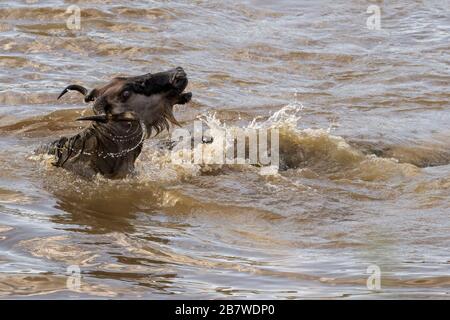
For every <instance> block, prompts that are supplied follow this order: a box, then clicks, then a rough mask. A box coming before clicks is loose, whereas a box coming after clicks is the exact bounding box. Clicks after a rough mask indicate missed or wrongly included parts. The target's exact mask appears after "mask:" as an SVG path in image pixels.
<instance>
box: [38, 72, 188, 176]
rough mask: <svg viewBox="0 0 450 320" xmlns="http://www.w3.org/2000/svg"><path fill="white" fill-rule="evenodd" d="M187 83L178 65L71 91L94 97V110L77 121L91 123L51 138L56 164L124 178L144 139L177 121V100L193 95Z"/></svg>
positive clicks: (50, 150)
mask: <svg viewBox="0 0 450 320" xmlns="http://www.w3.org/2000/svg"><path fill="white" fill-rule="evenodd" d="M187 84H188V79H187V76H186V73H185V72H184V70H183V69H182V68H180V67H178V68H176V69H172V70H168V71H165V72H159V73H155V74H151V73H149V74H145V75H142V76H137V77H118V78H114V79H113V80H112V81H110V82H109V83H108V84H106V85H105V86H103V87H99V88H95V89H93V90H91V91H90V92H89V91H88V90H87V89H86V88H84V87H82V86H80V85H70V86H68V87H67V88H65V89H64V90H63V92H62V93H61V94H60V96H59V97H58V99H59V98H61V97H62V96H63V95H64V94H65V93H67V92H68V91H69V90H75V91H78V92H80V93H82V94H83V95H84V96H85V99H84V100H85V102H90V101H94V104H93V111H94V115H92V116H87V117H82V118H79V119H77V120H85V121H92V123H91V125H90V126H89V127H87V128H86V129H84V130H83V131H82V132H80V133H78V134H77V135H74V136H72V137H69V138H68V137H62V138H60V139H59V140H57V141H54V142H53V143H51V144H50V145H49V146H48V147H47V148H46V152H47V153H49V154H52V155H54V157H55V161H54V162H53V164H54V165H55V166H57V167H62V168H65V169H68V170H70V171H73V172H76V173H78V174H80V175H82V176H93V175H95V174H97V173H100V174H102V175H103V176H105V177H107V178H113V179H114V178H123V177H126V176H127V175H129V174H130V173H132V172H133V170H134V163H135V161H136V159H137V157H138V156H139V154H140V152H141V149H142V144H143V142H144V140H145V139H146V138H149V137H150V135H151V133H152V132H153V131H155V132H156V134H158V133H159V132H161V131H163V130H165V129H169V127H170V123H172V124H175V125H179V123H178V122H177V120H176V119H175V117H174V115H173V106H174V105H175V104H185V103H187V102H189V101H190V100H191V97H192V94H191V93H190V92H188V93H183V91H184V90H185V89H186V86H187Z"/></svg>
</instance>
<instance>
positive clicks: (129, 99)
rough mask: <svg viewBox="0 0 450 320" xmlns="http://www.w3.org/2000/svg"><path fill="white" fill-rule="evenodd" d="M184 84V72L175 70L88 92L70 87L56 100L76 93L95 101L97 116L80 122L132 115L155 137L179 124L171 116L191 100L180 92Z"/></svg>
mask: <svg viewBox="0 0 450 320" xmlns="http://www.w3.org/2000/svg"><path fill="white" fill-rule="evenodd" d="M187 84H188V79H187V76H186V73H185V72H184V70H183V68H181V67H178V68H175V69H171V70H168V71H165V72H159V73H153V74H152V73H148V74H145V75H142V76H135V77H117V78H114V79H113V80H111V81H110V82H109V83H108V84H106V85H104V86H102V87H98V88H95V89H93V90H91V91H90V92H89V91H88V90H87V89H86V88H84V87H82V86H79V85H70V86H68V87H67V88H65V89H64V90H63V92H62V93H61V94H60V96H59V97H58V99H59V98H61V97H62V96H63V95H64V94H65V93H66V92H68V91H69V90H76V91H78V92H80V93H82V94H83V95H84V96H85V98H84V100H85V102H90V101H94V105H93V110H94V113H95V114H96V115H95V116H91V117H84V118H80V120H94V121H106V120H107V118H108V117H111V116H113V115H118V114H121V113H123V112H128V111H131V112H134V114H136V115H137V116H138V117H139V119H140V120H142V121H143V122H144V124H145V126H146V128H147V132H148V135H150V134H151V132H152V130H155V131H156V133H157V134H158V133H159V132H161V131H163V130H164V129H169V126H170V123H173V124H175V125H179V123H178V121H177V120H176V119H175V117H174V115H173V106H174V105H175V104H185V103H187V102H189V101H190V100H191V97H192V94H191V93H190V92H188V93H183V91H184V90H185V89H186V86H187Z"/></svg>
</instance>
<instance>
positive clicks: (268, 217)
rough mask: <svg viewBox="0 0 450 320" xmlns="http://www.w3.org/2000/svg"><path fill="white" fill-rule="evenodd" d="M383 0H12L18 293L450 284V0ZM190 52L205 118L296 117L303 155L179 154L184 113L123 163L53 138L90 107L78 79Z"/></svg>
mask: <svg viewBox="0 0 450 320" xmlns="http://www.w3.org/2000/svg"><path fill="white" fill-rule="evenodd" d="M377 3H378V5H379V7H380V9H381V25H380V26H381V29H380V30H370V29H368V28H367V26H366V20H367V18H369V17H370V15H371V13H367V12H366V11H367V8H368V6H369V4H371V3H369V2H365V1H297V0H289V1H267V0H265V1H256V0H255V1H250V0H247V1H215V0H214V1H185V0H180V1H170V2H168V1H144V0H138V1H132V2H131V1H122V0H118V1H109V0H108V1H107V0H94V1H91V0H90V1H87V0H82V1H76V0H74V1H68V0H66V1H63V0H28V1H20V0H18V1H11V0H3V1H2V2H1V3H0V66H1V69H0V167H1V171H0V297H2V298H12V297H15V298H20V297H22V298H29V297H32V298H39V297H43V298H55V297H58V298H74V297H82V298H157V299H165V298H202V299H210V298H255V299H262V298H283V299H293V298H398V297H403V298H418V297H432V298H447V297H449V295H448V294H449V292H450V255H449V248H450V219H449V218H450V199H449V196H450V129H449V125H448V124H449V121H450V112H449V97H450V94H449V82H450V76H449V70H450V65H449V61H450V54H449V52H450V41H449V40H450V37H449V31H450V21H449V1H447V0H444V1H442V0H440V1H417V0H416V1H406V0H402V1H394V2H392V3H391V1H386V2H383V1H379V2H377ZM73 4H75V5H77V6H78V7H79V8H80V9H81V29H80V30H70V29H68V28H67V25H66V20H67V19H68V18H69V17H70V13H67V12H66V10H67V8H68V7H69V6H70V5H73ZM176 66H183V67H184V69H185V70H186V72H187V73H188V75H189V77H190V84H189V87H188V90H190V91H192V92H193V94H194V98H193V101H192V102H191V103H190V104H188V105H185V106H179V107H176V110H175V115H176V117H177V119H178V120H179V121H180V122H181V123H182V125H183V126H184V127H185V128H191V127H192V123H193V122H194V120H195V119H197V118H199V117H200V118H202V119H203V121H204V122H205V123H206V124H207V125H209V126H210V127H211V128H212V134H214V132H215V130H219V129H220V128H224V127H227V128H246V127H248V126H255V125H256V126H260V127H263V126H265V127H272V128H273V127H277V128H279V130H280V158H281V159H282V169H283V170H280V171H279V173H277V174H276V173H275V172H273V174H265V175H263V174H261V171H260V168H258V167H255V166H251V165H239V166H220V165H216V166H206V165H195V164H192V165H183V166H180V165H176V164H174V163H173V162H171V161H170V156H169V154H168V153H167V151H164V150H161V149H159V148H158V146H157V145H158V142H159V141H162V140H165V139H167V138H168V134H167V133H165V134H161V135H159V136H158V137H156V138H154V139H151V140H147V141H146V142H145V145H144V149H143V153H142V155H141V156H140V158H139V160H138V162H137V168H136V174H135V176H133V177H130V178H128V179H126V180H120V181H108V180H106V179H102V178H96V179H94V181H86V180H84V179H81V178H79V177H77V176H75V175H73V174H71V173H68V172H66V171H64V170H63V169H58V168H55V167H53V166H52V165H51V164H50V161H49V160H48V159H45V158H42V157H39V156H37V155H35V154H34V153H33V150H35V149H36V148H37V147H38V146H40V145H41V144H43V143H46V142H49V141H52V140H55V139H57V138H59V137H60V136H62V135H70V134H74V133H76V132H78V131H79V130H81V128H82V127H83V125H85V124H84V123H81V124H80V123H77V122H75V121H74V119H75V118H77V117H78V116H80V114H82V113H83V112H85V111H86V110H88V108H89V106H88V105H84V103H83V102H82V99H81V97H80V95H79V94H77V93H70V94H68V95H66V96H65V97H64V99H61V100H59V101H57V100H56V97H57V96H58V94H59V93H60V92H61V90H62V89H63V88H64V87H65V86H66V85H68V84H70V83H79V84H83V85H85V86H87V87H88V88H93V87H95V86H97V85H100V84H102V83H105V82H106V81H108V80H109V79H111V77H113V76H115V75H138V74H143V73H147V72H157V71H162V70H166V69H169V68H172V67H176ZM369 266H372V268H369V272H370V271H371V270H376V268H377V267H378V268H380V271H381V288H379V289H376V288H375V289H376V290H373V289H374V288H373V287H370V286H369V287H368V286H367V285H366V282H367V278H368V277H369V275H370V273H368V267H369ZM77 268H79V270H80V271H81V275H82V277H81V280H80V281H81V286H80V287H79V288H78V286H76V284H77V281H78V278H77V277H72V278H68V274H70V272H72V271H75V275H76V271H77ZM374 268H375V269H374ZM68 284H69V286H68Z"/></svg>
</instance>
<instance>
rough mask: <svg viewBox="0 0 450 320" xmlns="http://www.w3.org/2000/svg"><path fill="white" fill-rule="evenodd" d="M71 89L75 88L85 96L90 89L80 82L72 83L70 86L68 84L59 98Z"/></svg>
mask: <svg viewBox="0 0 450 320" xmlns="http://www.w3.org/2000/svg"><path fill="white" fill-rule="evenodd" d="M70 90H74V91H78V92H79V93H81V94H82V95H83V96H86V94H87V93H88V89H86V88H85V87H83V86H80V85H78V84H71V85H70V86H67V87H66V88H65V89H64V90H63V91H62V92H61V94H60V95H59V97H58V99H57V100H59V99H60V98H61V97H62V96H63V95H65V94H66V93H67V92H69V91H70Z"/></svg>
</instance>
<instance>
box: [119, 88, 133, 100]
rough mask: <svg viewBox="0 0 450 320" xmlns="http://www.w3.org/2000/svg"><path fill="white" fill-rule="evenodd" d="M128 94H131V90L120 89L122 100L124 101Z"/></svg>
mask: <svg viewBox="0 0 450 320" xmlns="http://www.w3.org/2000/svg"><path fill="white" fill-rule="evenodd" d="M130 96H131V91H129V90H124V91H122V93H121V94H120V99H121V100H122V101H126V100H127V99H128V98H129V97H130Z"/></svg>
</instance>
